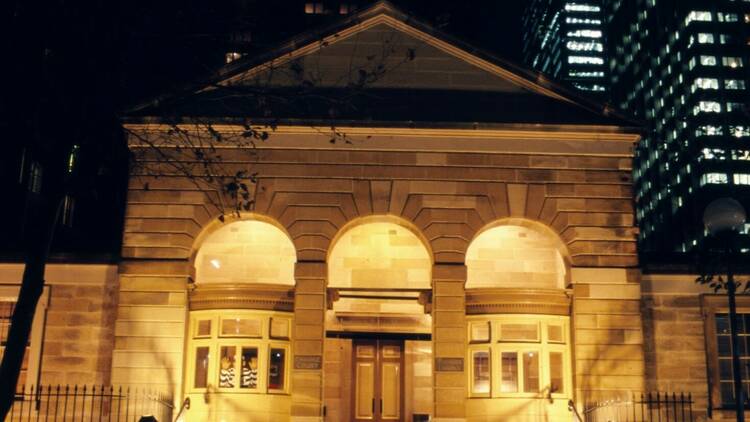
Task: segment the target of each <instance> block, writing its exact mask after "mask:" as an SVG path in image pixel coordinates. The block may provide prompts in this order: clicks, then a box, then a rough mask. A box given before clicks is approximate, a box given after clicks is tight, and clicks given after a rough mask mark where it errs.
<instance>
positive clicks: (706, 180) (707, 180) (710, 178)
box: [701, 173, 729, 186]
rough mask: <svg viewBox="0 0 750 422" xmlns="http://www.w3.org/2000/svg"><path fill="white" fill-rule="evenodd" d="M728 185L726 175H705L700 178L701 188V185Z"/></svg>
mask: <svg viewBox="0 0 750 422" xmlns="http://www.w3.org/2000/svg"><path fill="white" fill-rule="evenodd" d="M727 183H729V178H727V174H726V173H706V174H704V175H703V176H701V186H703V185H726V184H727Z"/></svg>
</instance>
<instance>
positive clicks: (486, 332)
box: [471, 321, 490, 343]
mask: <svg viewBox="0 0 750 422" xmlns="http://www.w3.org/2000/svg"><path fill="white" fill-rule="evenodd" d="M471 341H472V342H475V343H483V342H488V341H490V323H489V322H487V321H482V322H472V323H471Z"/></svg>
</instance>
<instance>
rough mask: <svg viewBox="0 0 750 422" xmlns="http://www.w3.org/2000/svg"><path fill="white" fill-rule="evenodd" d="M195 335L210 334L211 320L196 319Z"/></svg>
mask: <svg viewBox="0 0 750 422" xmlns="http://www.w3.org/2000/svg"><path fill="white" fill-rule="evenodd" d="M195 336H196V337H210V336H211V320H210V319H204V320H202V321H198V328H197V329H196V330H195Z"/></svg>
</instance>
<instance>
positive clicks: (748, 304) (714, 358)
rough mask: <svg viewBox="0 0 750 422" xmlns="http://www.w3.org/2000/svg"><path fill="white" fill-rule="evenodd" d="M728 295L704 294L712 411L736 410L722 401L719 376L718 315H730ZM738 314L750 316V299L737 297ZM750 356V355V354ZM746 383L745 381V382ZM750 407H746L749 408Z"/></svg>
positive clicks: (704, 319)
mask: <svg viewBox="0 0 750 422" xmlns="http://www.w3.org/2000/svg"><path fill="white" fill-rule="evenodd" d="M727 300H728V299H727V295H726V294H702V295H701V311H702V313H703V321H704V329H705V331H704V332H705V344H706V364H707V366H708V371H707V372H708V396H709V405H710V406H711V408H712V409H717V410H722V409H735V406H734V405H727V404H724V403H722V401H721V387H720V385H721V383H720V379H721V377H720V374H719V351H718V344H717V340H718V338H717V335H716V314H728V313H729V303H728V301H727ZM736 300H737V313H738V314H750V297H747V296H743V295H737V297H736ZM748 356H750V353H748ZM743 383H744V380H743ZM748 407H749V406H747V405H746V406H745V408H748Z"/></svg>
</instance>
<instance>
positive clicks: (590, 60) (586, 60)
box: [568, 56, 604, 64]
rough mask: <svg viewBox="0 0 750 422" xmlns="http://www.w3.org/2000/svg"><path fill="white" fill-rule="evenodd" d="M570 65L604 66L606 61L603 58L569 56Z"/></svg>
mask: <svg viewBox="0 0 750 422" xmlns="http://www.w3.org/2000/svg"><path fill="white" fill-rule="evenodd" d="M568 63H573V64H604V59H603V58H601V57H591V56H569V57H568Z"/></svg>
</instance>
